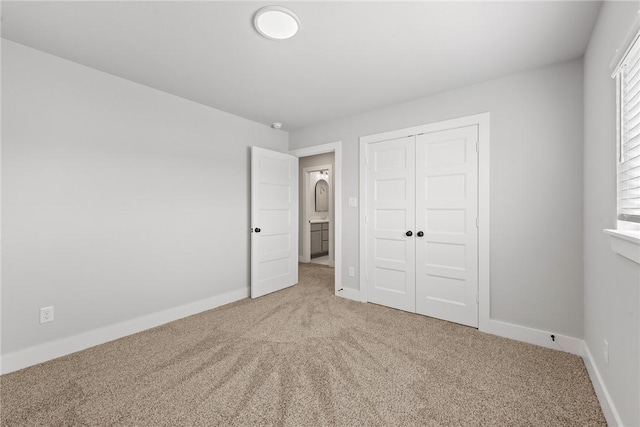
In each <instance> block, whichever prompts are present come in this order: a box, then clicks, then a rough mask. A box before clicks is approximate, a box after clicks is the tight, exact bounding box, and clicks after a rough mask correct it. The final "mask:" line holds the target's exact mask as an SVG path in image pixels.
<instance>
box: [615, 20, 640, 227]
mask: <svg viewBox="0 0 640 427" xmlns="http://www.w3.org/2000/svg"><path fill="white" fill-rule="evenodd" d="M625 46H626V48H625V49H624V51H623V52H624V53H623V54H622V55H621V56H620V57H619V61H617V64H616V66H615V68H614V70H613V73H612V74H611V77H612V78H613V79H614V80H615V87H616V221H617V229H618V230H625V231H638V232H640V214H638V215H629V214H623V213H620V209H621V207H620V179H619V173H620V165H621V163H622V161H623V158H622V155H623V145H622V144H623V143H624V138H623V131H624V126H623V123H624V117H623V115H624V107H623V105H622V103H623V80H624V79H623V69H624V68H625V66H626V64H625V62H626V60H627V58H628V56H629V55H630V54H631V52H632V51H633V50H634V49H636V50H638V51H640V31H639V30H637V29H636V30H635V31H634V36H633V37H631V38H630V40H628V42H627V43H625ZM638 93H640V88H639V90H638ZM638 178H640V174H639V175H638Z"/></svg>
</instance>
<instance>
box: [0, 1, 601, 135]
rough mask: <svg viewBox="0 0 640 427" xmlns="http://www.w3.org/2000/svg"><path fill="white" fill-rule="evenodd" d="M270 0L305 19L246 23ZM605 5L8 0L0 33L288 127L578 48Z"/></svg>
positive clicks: (550, 59)
mask: <svg viewBox="0 0 640 427" xmlns="http://www.w3.org/2000/svg"><path fill="white" fill-rule="evenodd" d="M268 4H280V5H284V6H287V7H289V8H291V9H293V10H294V11H295V12H296V14H297V15H298V16H299V17H300V20H301V23H302V24H301V30H300V32H299V33H298V35H296V36H295V37H294V38H292V39H290V40H286V41H270V40H267V39H265V38H263V37H261V36H259V35H258V33H257V32H256V31H255V30H254V29H253V27H252V18H253V14H254V13H255V11H256V10H258V9H259V8H260V7H262V6H265V5H268ZM600 6H601V3H600V2H593V1H587V2H581V1H569V2H560V1H542V2H483V1H475V2H442V1H440V2H402V3H398V2H282V1H278V2H274V3H272V2H202V1H198V2H153V1H152V2H149V1H144V2H94V1H87V2H7V1H3V2H2V16H3V22H2V37H4V38H7V39H9V40H13V41H15V42H18V43H22V44H24V45H27V46H30V47H33V48H36V49H40V50H43V51H45V52H49V53H52V54H54V55H58V56H60V57H63V58H66V59H69V60H72V61H75V62H78V63H80V64H84V65H87V66H89V67H93V68H96V69H98V70H102V71H105V72H107V73H111V74H114V75H116V76H120V77H123V78H125V79H129V80H133V81H135V82H138V83H142V84H144V85H147V86H151V87H154V88H157V89H160V90H163V91H165V92H169V93H172V94H175V95H178V96H181V97H184V98H188V99H191V100H193V101H196V102H199V103H202V104H205V105H210V106H212V107H215V108H218V109H220V110H224V111H227V112H230V113H233V114H236V115H239V116H242V117H246V118H248V119H251V120H255V121H257V122H261V123H265V124H270V123H272V122H274V121H279V122H283V123H284V129H288V130H291V129H295V128H300V127H304V126H308V125H312V124H315V123H321V122H324V121H328V120H332V119H336V118H339V117H344V116H348V115H352V114H355V113H359V112H363V111H367V110H372V109H375V108H380V107H383V106H386V105H392V104H396V103H399V102H402V101H407V100H410V99H415V98H419V97H422V96H426V95H428V94H431V93H435V92H441V91H444V90H448V89H452V88H456V87H462V86H465V85H469V84H473V83H476V82H480V81H484V80H487V79H491V78H494V77H498V76H503V75H506V74H510V73H513V72H516V71H520V70H526V69H529V68H533V67H538V66H543V65H547V64H552V63H556V62H559V61H563V60H568V59H572V58H578V57H581V56H582V55H583V53H584V51H585V49H586V46H587V43H588V40H589V37H590V35H591V31H592V29H593V26H594V23H595V20H596V18H597V14H598V11H599V10H600Z"/></svg>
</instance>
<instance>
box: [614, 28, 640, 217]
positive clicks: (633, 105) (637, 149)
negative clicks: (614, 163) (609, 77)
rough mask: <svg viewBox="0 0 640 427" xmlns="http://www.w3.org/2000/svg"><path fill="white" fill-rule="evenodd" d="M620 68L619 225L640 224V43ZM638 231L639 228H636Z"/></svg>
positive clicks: (632, 47)
mask: <svg viewBox="0 0 640 427" xmlns="http://www.w3.org/2000/svg"><path fill="white" fill-rule="evenodd" d="M639 36H640V34H639V35H638V36H636V37H635V38H634V39H633V41H632V42H631V45H630V46H629V48H628V49H627V51H626V52H625V54H624V56H623V57H622V60H621V61H620V63H619V64H618V66H617V67H616V69H615V71H614V73H613V77H615V79H616V85H617V110H618V115H617V120H618V121H617V128H618V138H617V142H618V144H617V147H618V148H617V156H618V168H617V169H618V173H617V175H618V179H617V182H618V221H622V222H627V223H629V222H630V223H638V224H640V40H639ZM634 228H635V227H634Z"/></svg>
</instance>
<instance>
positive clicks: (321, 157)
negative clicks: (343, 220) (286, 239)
mask: <svg viewBox="0 0 640 427" xmlns="http://www.w3.org/2000/svg"><path fill="white" fill-rule="evenodd" d="M334 159H335V153H333V152H331V153H323V154H316V155H314V156H307V157H301V158H300V161H299V163H298V173H299V175H300V177H299V182H300V185H299V189H300V194H299V198H298V201H299V209H298V218H299V222H298V224H299V231H298V254H299V255H300V256H302V233H303V232H304V227H303V225H304V218H303V217H302V204H303V203H304V200H305V194H304V193H303V191H304V168H309V167H312V166H320V165H331V168H332V170H335V167H336V165H335V160H334ZM333 179H334V177H333V176H332V177H331V180H330V185H331V190H332V191H331V197H332V198H333V197H334V195H335V187H334V183H333ZM334 200H335V199H334ZM333 207H334V208H333V209H332V210H331V221H333V224H334V227H335V202H334V203H333ZM330 240H331V242H329V243H330V245H331V259H333V257H334V254H335V251H334V248H335V239H334V238H333V236H331V238H330Z"/></svg>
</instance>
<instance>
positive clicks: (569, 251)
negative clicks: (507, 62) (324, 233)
mask: <svg viewBox="0 0 640 427" xmlns="http://www.w3.org/2000/svg"><path fill="white" fill-rule="evenodd" d="M582 108H583V104H582V61H581V60H580V59H577V60H573V61H570V62H565V63H561V64H557V65H554V66H550V67H545V68H541V69H535V70H531V71H528V72H525V73H519V74H515V75H511V76H508V77H504V78H500V79H497V80H492V81H488V82H485V83H482V84H477V85H473V86H469V87H465V88H462V89H459V90H454V91H449V92H445V93H441V94H438V95H434V96H430V97H426V98H421V99H417V100H415V101H412V102H408V103H403V104H398V105H394V106H391V107H388V108H384V109H380V110H376V111H371V112H367V113H363V114H359V115H356V116H352V117H348V118H345V119H341V120H336V121H332V122H329V123H325V124H321V125H317V126H312V127H308V128H302V129H298V130H294V131H291V132H290V134H289V137H290V148H291V149H296V148H301V147H306V146H312V145H317V144H322V143H327V142H332V141H338V140H341V141H342V143H343V155H344V157H343V159H344V163H343V170H342V177H343V181H342V182H343V193H342V194H343V201H342V203H343V206H345V209H344V210H343V218H342V220H343V230H344V231H343V236H342V242H343V254H344V255H343V266H344V273H343V277H342V283H343V286H345V287H350V288H355V289H357V288H358V283H359V282H358V280H359V278H358V274H356V277H354V278H352V277H348V276H347V274H346V272H347V271H348V268H349V267H355V268H356V271H357V270H358V229H359V228H358V209H357V208H350V207H348V203H347V200H348V198H349V197H356V196H358V167H359V166H358V138H359V137H360V136H363V135H370V134H375V133H379V132H383V131H388V130H392V129H400V128H404V127H408V126H416V125H420V124H426V123H431V122H436V121H439V120H445V119H451V118H455V117H461V116H466V115H470V114H476V113H481V112H485V111H489V112H490V113H491V203H490V204H491V308H492V311H491V317H492V318H494V319H498V320H503V321H507V322H511V323H515V324H518V325H524V326H529V327H533V328H539V329H543V330H548V331H554V332H557V333H561V334H566V335H569V336H573V337H578V338H582V332H583V330H582V329H583V303H582V301H583V292H582V192H581V188H582V161H581V159H582V132H583V123H582Z"/></svg>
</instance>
